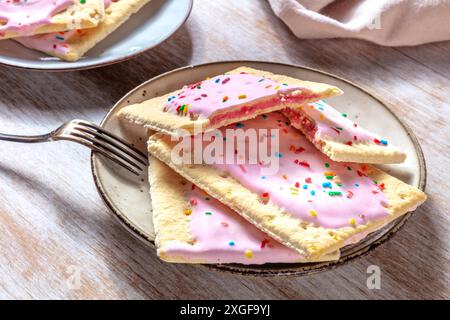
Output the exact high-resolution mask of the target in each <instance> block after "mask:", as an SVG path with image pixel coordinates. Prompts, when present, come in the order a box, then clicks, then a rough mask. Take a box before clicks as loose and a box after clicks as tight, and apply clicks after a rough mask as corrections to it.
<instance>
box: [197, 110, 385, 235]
mask: <svg viewBox="0 0 450 320" xmlns="http://www.w3.org/2000/svg"><path fill="white" fill-rule="evenodd" d="M234 126H235V125H230V126H228V127H226V128H222V129H220V130H222V132H224V130H226V129H227V128H232V127H234ZM239 127H240V128H242V129H244V130H245V129H246V128H254V129H280V151H279V154H277V155H273V157H274V160H278V161H279V171H278V173H277V174H276V175H271V176H261V165H259V164H258V165H255V164H244V165H238V164H216V165H215V166H216V167H218V168H219V169H221V170H224V171H226V172H228V173H229V174H230V175H231V176H232V177H233V178H235V179H236V180H237V181H240V183H241V184H242V185H244V186H245V187H247V188H248V189H250V190H251V191H252V192H254V193H256V194H258V195H262V196H264V195H266V196H267V198H270V200H271V201H272V202H273V203H274V204H276V205H277V206H279V207H281V208H284V209H285V210H286V211H287V212H289V213H291V214H292V215H293V216H295V217H297V218H300V219H301V220H304V221H307V222H309V223H312V224H314V225H316V226H321V227H324V228H330V229H336V228H340V227H346V226H349V225H350V224H349V221H350V219H355V222H356V223H357V224H365V223H366V222H367V221H371V220H377V219H380V218H383V217H386V216H388V212H387V210H386V208H385V207H384V206H383V205H386V204H387V200H386V197H385V196H384V194H383V192H382V189H383V187H382V186H381V187H380V186H378V185H376V183H375V182H374V181H372V180H371V179H370V178H369V177H367V176H366V175H365V174H364V166H361V165H358V164H350V163H342V162H334V161H332V160H330V159H329V158H328V157H327V156H326V155H324V154H323V153H321V152H320V151H318V150H317V149H316V148H315V147H314V146H313V145H312V144H311V143H310V142H309V141H308V140H307V139H306V137H305V136H303V135H302V134H301V133H300V132H299V131H298V130H296V129H294V128H293V127H291V126H290V125H289V124H288V122H287V118H285V117H284V116H283V115H281V114H280V113H278V112H274V113H270V114H268V115H263V116H258V117H257V118H255V119H252V120H248V121H245V122H243V123H241V124H239ZM224 134H225V133H224ZM206 143H207V142H205V144H206ZM246 148H247V150H252V149H250V148H249V146H248V141H246ZM224 152H225V151H224ZM275 158H276V159H275ZM330 173H331V174H330ZM327 175H328V178H327ZM333 175H334V176H336V177H337V178H334V179H333V178H331V177H330V176H333ZM338 183H339V184H341V185H340V186H339V185H338ZM329 192H338V193H340V194H337V195H330V194H329ZM311 210H313V211H314V212H315V213H316V214H317V217H314V216H313V215H311Z"/></svg>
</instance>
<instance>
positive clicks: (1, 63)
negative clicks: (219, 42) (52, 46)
mask: <svg viewBox="0 0 450 320" xmlns="http://www.w3.org/2000/svg"><path fill="white" fill-rule="evenodd" d="M186 1H189V4H188V10H186V13H185V15H184V17H183V18H182V19H181V20H180V23H179V24H178V25H177V26H176V28H174V30H173V32H172V33H170V34H169V35H167V36H166V37H164V38H163V39H161V40H159V41H158V42H157V43H156V44H155V45H153V46H151V47H147V48H143V49H141V50H138V51H134V52H132V53H130V54H127V55H125V56H121V57H120V58H117V59H113V60H110V61H104V62H99V63H93V64H90V65H85V66H79V67H56V68H51V69H46V68H39V67H27V66H20V65H16V64H11V63H7V62H5V61H2V60H1V59H0V66H4V67H7V68H12V69H16V70H27V71H41V72H71V71H83V70H90V69H96V68H101V67H106V66H111V65H113V64H117V63H121V62H124V61H128V60H131V59H134V58H136V57H137V56H139V55H141V54H143V53H145V52H146V51H148V50H151V49H153V48H156V47H157V46H159V45H160V44H162V43H163V42H165V41H167V40H168V39H170V38H171V37H172V36H173V35H174V34H175V33H177V31H178V30H180V28H181V27H182V26H183V25H184V24H185V23H186V21H187V20H188V19H189V17H190V15H191V13H192V9H193V6H194V0H186ZM125 23H126V22H125ZM119 27H120V26H119ZM6 40H11V41H12V39H6ZM31 50H33V49H31ZM1 57H2V56H0V58H1ZM64 62H67V61H64ZM74 63H76V62H74Z"/></svg>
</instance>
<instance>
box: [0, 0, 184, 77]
mask: <svg viewBox="0 0 450 320" xmlns="http://www.w3.org/2000/svg"><path fill="white" fill-rule="evenodd" d="M192 3H193V0H151V1H150V2H149V3H148V4H147V5H146V6H144V7H143V8H142V9H141V10H140V11H139V12H138V13H136V14H134V15H133V16H132V17H131V18H130V19H129V20H128V21H127V22H126V23H124V24H123V25H122V26H120V28H119V29H117V30H116V31H114V32H113V33H112V34H110V35H109V36H108V37H107V38H106V39H105V40H103V41H102V42H100V43H99V44H98V45H96V46H95V47H94V48H92V49H91V50H90V51H88V52H87V53H86V55H85V56H84V57H83V58H82V59H80V60H79V61H76V62H66V61H63V60H60V59H58V58H55V57H50V56H48V55H46V54H45V53H42V52H39V51H35V50H31V49H28V48H26V47H24V46H22V45H20V44H19V43H17V42H15V41H13V40H2V41H0V64H4V65H8V66H13V67H17V68H25V69H33V70H48V71H69V70H80V69H89V68H94V67H99V66H103V65H109V64H113V63H117V62H120V61H124V60H127V59H130V58H132V57H134V56H136V55H138V54H141V53H143V52H144V51H146V50H148V49H151V48H153V47H155V46H157V45H158V44H160V43H161V42H163V41H164V40H166V39H167V38H169V37H170V36H171V35H172V34H174V33H175V32H176V31H177V30H178V29H179V28H180V27H181V26H182V25H183V23H184V22H185V21H186V19H187V18H188V17H189V14H190V12H191V9H192Z"/></svg>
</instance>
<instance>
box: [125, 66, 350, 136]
mask: <svg viewBox="0 0 450 320" xmlns="http://www.w3.org/2000/svg"><path fill="white" fill-rule="evenodd" d="M340 94H342V91H341V90H340V89H338V88H336V87H334V86H330V85H327V84H323V83H316V82H310V81H303V80H298V79H295V78H292V77H288V76H284V75H276V74H273V73H270V72H266V71H261V70H256V69H251V68H248V67H240V68H237V69H234V70H232V71H229V72H227V73H225V74H223V75H218V76H215V77H212V78H209V79H207V80H203V81H199V82H197V83H194V84H191V85H188V86H185V87H183V88H182V89H180V90H177V91H174V92H171V93H168V94H165V95H163V96H160V97H156V98H153V99H150V100H147V101H144V102H142V103H139V104H134V105H130V106H127V107H125V108H123V109H122V110H121V111H120V113H119V117H121V118H124V119H126V120H128V121H131V122H133V123H135V124H137V125H143V126H145V127H147V128H149V129H152V130H155V131H160V132H163V133H166V134H170V135H180V134H190V133H192V132H194V128H196V129H197V132H204V131H208V130H211V129H215V128H220V127H223V126H225V125H227V124H230V123H235V122H238V121H243V120H247V119H252V118H254V117H256V116H257V115H260V114H263V113H268V112H271V111H276V110H281V109H283V108H285V107H286V104H287V103H296V104H303V103H307V102H312V101H317V100H320V99H324V98H328V97H333V96H336V95H340ZM182 129H184V130H182Z"/></svg>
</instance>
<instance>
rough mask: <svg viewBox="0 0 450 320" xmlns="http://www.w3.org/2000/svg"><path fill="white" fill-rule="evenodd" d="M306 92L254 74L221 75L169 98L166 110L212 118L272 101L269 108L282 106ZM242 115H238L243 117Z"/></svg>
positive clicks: (193, 85)
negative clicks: (294, 94) (290, 97)
mask: <svg viewBox="0 0 450 320" xmlns="http://www.w3.org/2000/svg"><path fill="white" fill-rule="evenodd" d="M302 89H304V88H300V87H295V86H289V85H287V84H282V83H278V82H276V81H273V80H271V79H269V78H264V77H261V76H258V75H254V74H248V73H241V74H230V75H221V76H216V77H213V78H211V79H208V80H204V81H200V82H197V83H194V84H191V85H188V86H185V87H183V89H182V90H181V91H180V92H179V93H178V94H177V95H174V96H170V97H169V98H168V101H167V102H166V104H165V109H166V110H167V112H172V113H180V112H183V113H184V114H194V115H202V116H204V117H205V118H209V117H210V116H212V117H213V116H214V113H216V112H218V111H221V110H226V109H229V108H232V107H234V106H237V105H242V107H243V108H245V107H246V106H247V108H248V105H252V104H255V103H256V104H257V105H256V106H255V107H257V108H259V109H261V106H260V104H259V103H258V102H260V101H261V102H266V101H265V100H270V103H269V104H268V105H266V108H267V107H272V106H274V105H276V104H280V105H281V103H282V101H283V100H284V99H285V97H286V96H288V95H289V94H290V93H291V92H292V91H295V90H302ZM299 99H300V98H299ZM302 101H304V98H303V99H302ZM180 108H181V109H180ZM239 111H240V110H239ZM239 111H238V114H236V115H240V113H239ZM214 121H216V122H217V120H214Z"/></svg>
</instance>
